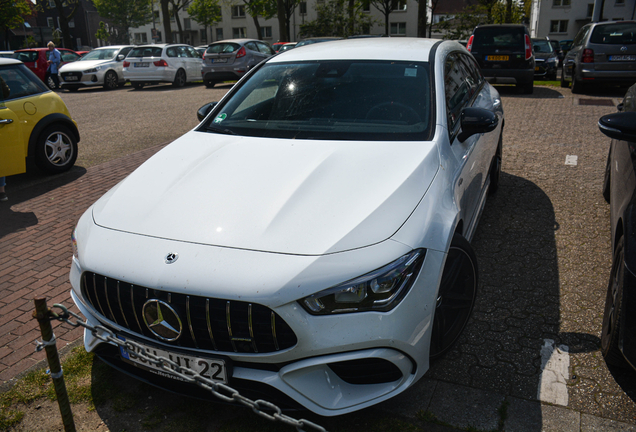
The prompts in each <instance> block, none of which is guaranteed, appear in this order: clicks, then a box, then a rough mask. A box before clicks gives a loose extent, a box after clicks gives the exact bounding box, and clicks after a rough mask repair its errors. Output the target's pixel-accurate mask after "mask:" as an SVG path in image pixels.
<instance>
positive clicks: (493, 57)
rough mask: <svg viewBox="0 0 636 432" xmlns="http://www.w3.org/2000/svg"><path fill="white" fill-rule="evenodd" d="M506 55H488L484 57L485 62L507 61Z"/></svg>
mask: <svg viewBox="0 0 636 432" xmlns="http://www.w3.org/2000/svg"><path fill="white" fill-rule="evenodd" d="M508 58H509V57H508V56H507V55H489V56H486V61H508Z"/></svg>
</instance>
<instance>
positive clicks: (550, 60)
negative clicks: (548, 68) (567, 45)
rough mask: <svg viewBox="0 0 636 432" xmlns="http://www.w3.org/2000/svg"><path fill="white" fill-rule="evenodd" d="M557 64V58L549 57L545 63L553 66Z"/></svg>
mask: <svg viewBox="0 0 636 432" xmlns="http://www.w3.org/2000/svg"><path fill="white" fill-rule="evenodd" d="M556 62H557V58H556V57H550V58H549V59H548V60H547V62H546V63H550V64H555V63H556Z"/></svg>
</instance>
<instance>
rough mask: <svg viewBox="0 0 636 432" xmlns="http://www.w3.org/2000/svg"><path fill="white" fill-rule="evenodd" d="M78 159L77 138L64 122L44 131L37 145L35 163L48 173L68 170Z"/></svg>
mask: <svg viewBox="0 0 636 432" xmlns="http://www.w3.org/2000/svg"><path fill="white" fill-rule="evenodd" d="M76 159H77V140H76V138H75V135H73V133H72V132H71V130H70V129H69V128H68V127H67V126H65V125H63V124H54V125H51V126H49V127H47V128H46V129H44V131H42V133H41V134H40V136H39V137H38V140H37V142H36V147H35V164H36V165H37V167H38V168H40V169H41V170H42V171H44V172H45V173H48V174H57V173H61V172H64V171H68V170H69V169H71V168H72V167H73V165H74V164H75V160H76Z"/></svg>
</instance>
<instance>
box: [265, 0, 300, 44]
mask: <svg viewBox="0 0 636 432" xmlns="http://www.w3.org/2000/svg"><path fill="white" fill-rule="evenodd" d="M266 1H267V2H271V3H270V4H269V5H268V6H267V7H268V8H271V9H273V8H274V7H275V8H276V15H277V16H278V29H279V32H280V41H281V42H289V41H290V39H291V34H290V30H289V23H290V22H291V18H292V15H293V14H294V9H296V6H298V4H299V3H300V2H301V0H266Z"/></svg>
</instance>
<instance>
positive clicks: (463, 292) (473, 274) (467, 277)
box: [430, 234, 479, 360]
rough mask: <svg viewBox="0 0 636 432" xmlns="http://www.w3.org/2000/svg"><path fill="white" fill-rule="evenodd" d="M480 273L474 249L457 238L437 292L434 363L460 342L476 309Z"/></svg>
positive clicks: (433, 331) (452, 243) (432, 337)
mask: <svg viewBox="0 0 636 432" xmlns="http://www.w3.org/2000/svg"><path fill="white" fill-rule="evenodd" d="M478 279H479V274H478V269H477V257H476V256H475V252H474V251H473V248H472V247H471V246H470V243H468V240H466V239H465V238H464V237H462V236H461V235H459V234H455V235H454V236H453V240H452V241H451V245H450V248H449V250H448V257H447V258H446V264H444V271H443V273H442V280H441V282H440V286H439V290H438V293H437V304H436V306H435V314H434V316H433V330H432V334H431V348H430V358H431V360H434V359H437V358H439V357H441V356H442V355H444V354H445V353H446V352H447V351H448V350H449V349H450V348H451V347H452V346H453V344H454V343H455V342H456V341H457V339H458V338H459V336H460V334H461V333H462V331H463V330H464V327H466V323H467V322H468V319H469V318H470V315H471V313H472V311H473V307H474V306H475V298H476V296H477V284H478Z"/></svg>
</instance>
